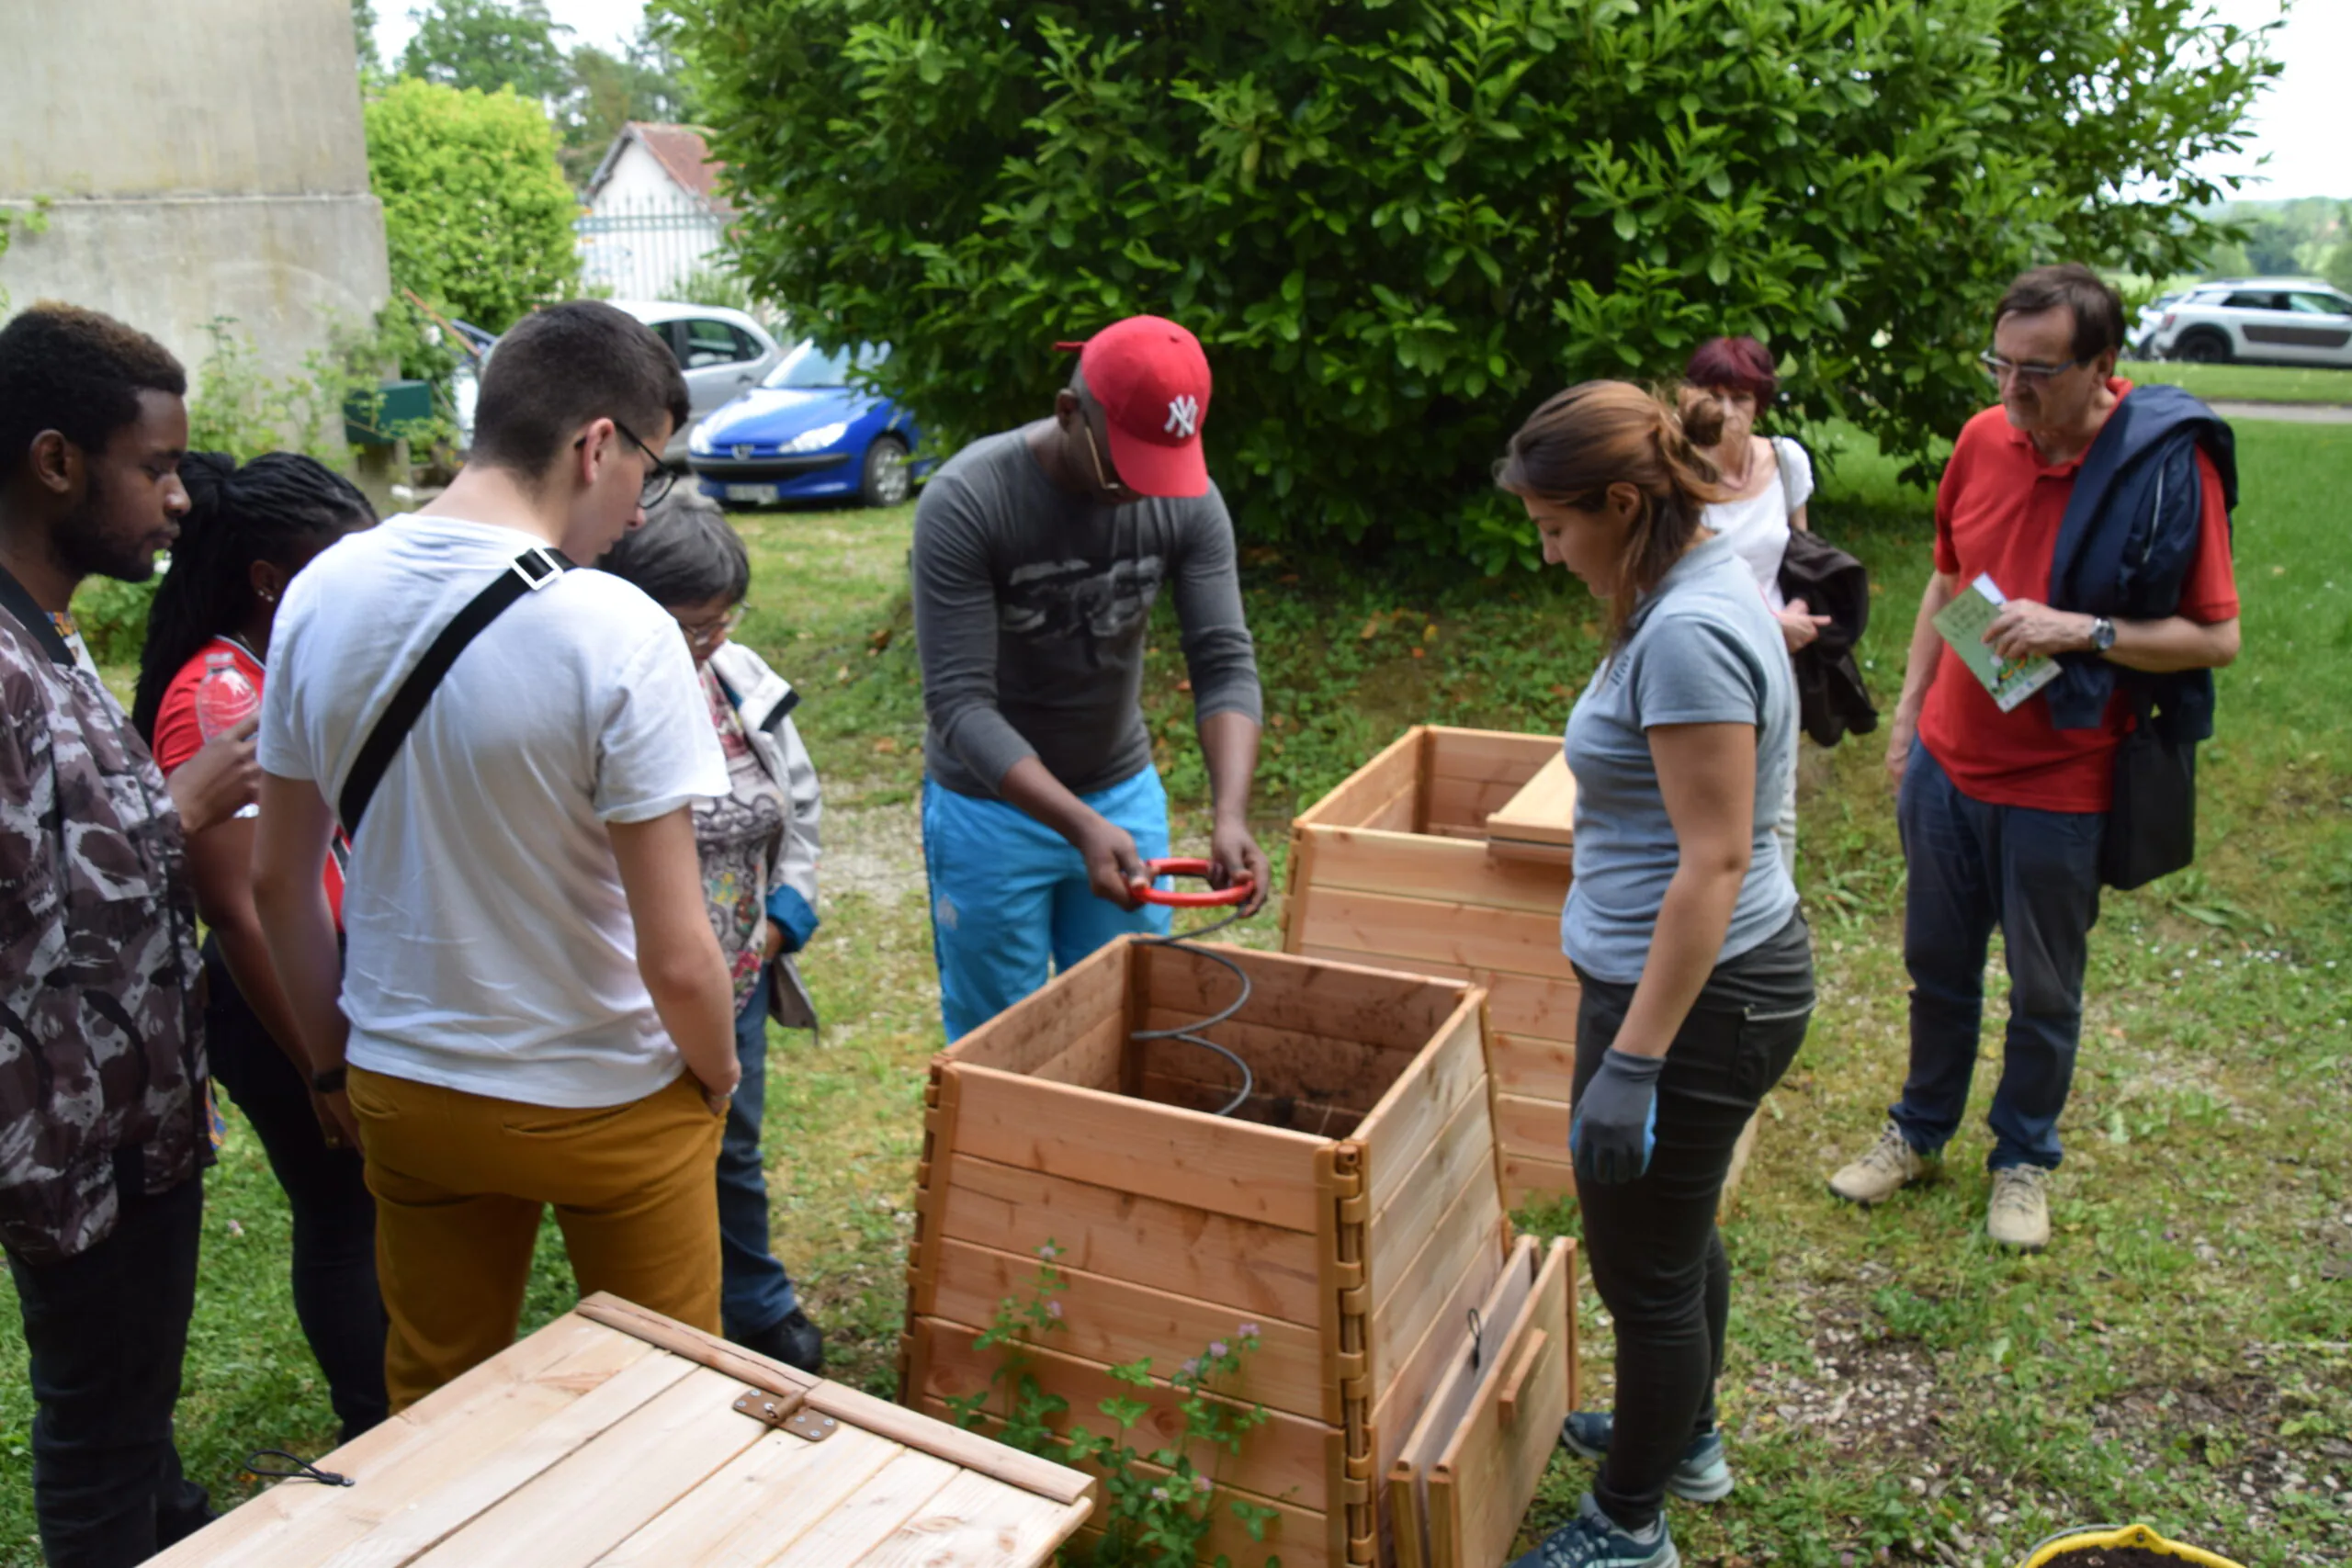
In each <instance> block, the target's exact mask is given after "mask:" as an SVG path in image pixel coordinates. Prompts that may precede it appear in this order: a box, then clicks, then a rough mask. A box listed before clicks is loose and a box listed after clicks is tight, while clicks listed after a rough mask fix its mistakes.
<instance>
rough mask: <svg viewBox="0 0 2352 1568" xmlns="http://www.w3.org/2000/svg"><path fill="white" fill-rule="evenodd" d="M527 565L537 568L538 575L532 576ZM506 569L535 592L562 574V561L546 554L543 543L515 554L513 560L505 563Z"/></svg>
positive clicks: (546, 549) (546, 548)
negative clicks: (517, 554)
mask: <svg viewBox="0 0 2352 1568" xmlns="http://www.w3.org/2000/svg"><path fill="white" fill-rule="evenodd" d="M529 566H536V567H537V568H538V571H539V575H538V576H537V577H534V576H532V575H531V573H530V571H529V570H526V568H527V567H529ZM507 570H509V571H511V572H513V573H514V574H515V576H517V577H519V578H521V579H522V580H523V586H524V587H526V588H527V589H529V590H530V591H531V592H534V593H537V592H538V591H539V590H540V589H542V588H545V587H546V586H547V585H548V583H550V582H553V581H555V580H556V579H557V578H559V577H561V576H562V575H563V563H562V562H561V561H560V560H558V559H556V558H555V557H554V556H552V555H550V554H548V547H546V546H545V545H533V546H532V547H530V548H529V549H527V550H525V551H524V552H523V553H522V554H521V555H519V556H516V557H515V558H514V560H512V561H511V562H509V563H508V564H507Z"/></svg>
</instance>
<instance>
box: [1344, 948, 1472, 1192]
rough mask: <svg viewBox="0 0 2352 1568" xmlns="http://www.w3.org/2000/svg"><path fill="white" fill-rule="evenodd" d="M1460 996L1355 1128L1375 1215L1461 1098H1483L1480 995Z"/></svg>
mask: <svg viewBox="0 0 2352 1568" xmlns="http://www.w3.org/2000/svg"><path fill="white" fill-rule="evenodd" d="M1462 998H1463V999H1462V1005H1461V1006H1460V1007H1459V1008H1457V1009H1455V1010H1454V1014H1453V1017H1452V1018H1450V1019H1448V1020H1447V1021H1446V1022H1445V1025H1444V1027H1443V1029H1442V1031H1441V1032H1439V1034H1438V1038H1437V1042H1436V1043H1435V1044H1433V1045H1431V1046H1430V1049H1428V1050H1426V1051H1424V1052H1422V1053H1421V1054H1420V1055H1419V1056H1417V1057H1415V1058H1414V1061H1413V1065H1412V1066H1411V1067H1410V1068H1409V1069H1408V1070H1407V1071H1406V1072H1405V1073H1404V1074H1402V1075H1401V1076H1399V1077H1398V1078H1397V1081H1396V1082H1395V1083H1394V1084H1392V1085H1390V1086H1389V1089H1388V1092H1387V1093H1386V1094H1385V1095H1383V1096H1382V1097H1381V1100H1380V1103H1379V1104H1378V1105H1376V1106H1374V1108H1373V1111H1372V1113H1371V1114H1370V1115H1368V1116H1366V1117H1365V1118H1364V1119H1363V1125H1362V1126H1360V1127H1358V1128H1357V1129H1356V1138H1357V1140H1358V1141H1359V1142H1361V1143H1362V1144H1363V1147H1364V1181H1365V1190H1366V1192H1367V1193H1368V1194H1369V1195H1370V1197H1371V1201H1372V1212H1373V1213H1375V1214H1377V1213H1380V1212H1381V1211H1382V1210H1383V1209H1385V1208H1386V1207H1387V1206H1388V1204H1389V1202H1390V1201H1391V1200H1392V1199H1394V1198H1395V1196H1396V1194H1397V1189H1398V1188H1400V1187H1401V1186H1403V1184H1404V1182H1405V1179H1406V1178H1407V1177H1408V1176H1409V1175H1411V1174H1412V1170H1413V1168H1414V1167H1415V1166H1416V1165H1418V1164H1419V1163H1420V1160H1421V1156H1422V1155H1423V1154H1425V1153H1426V1152H1427V1150H1428V1146H1429V1145H1430V1142H1431V1141H1433V1140H1434V1139H1435V1138H1436V1137H1437V1135H1438V1134H1439V1133H1440V1132H1442V1130H1443V1129H1444V1127H1445V1124H1446V1123H1447V1122H1450V1121H1452V1120H1453V1112H1454V1111H1455V1110H1457V1109H1458V1108H1459V1107H1460V1106H1461V1104H1462V1102H1463V1100H1465V1099H1468V1098H1469V1097H1471V1096H1473V1095H1476V1096H1477V1097H1478V1098H1480V1099H1481V1100H1483V1099H1484V1098H1485V1096H1486V1087H1487V1053H1486V1045H1485V1029H1484V1027H1483V1023H1482V1020H1483V1016H1484V1015H1483V1012H1482V1004H1483V1003H1484V1001H1485V997H1484V994H1483V993H1480V992H1477V991H1469V992H1464V993H1462Z"/></svg>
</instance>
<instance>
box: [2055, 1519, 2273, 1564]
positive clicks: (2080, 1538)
mask: <svg viewBox="0 0 2352 1568" xmlns="http://www.w3.org/2000/svg"><path fill="white" fill-rule="evenodd" d="M2132 1546H2136V1547H2138V1548H2139V1549H2140V1550H2141V1551H2153V1552H2154V1553H2156V1554H2157V1555H2158V1556H2160V1557H2177V1558H2179V1559H2180V1560H2181V1561H2182V1562H2193V1563H2195V1564H2197V1568H2240V1564H2238V1563H2235V1562H2231V1561H2230V1560H2229V1559H2228V1558H2226V1557H2220V1556H2216V1555H2215V1554H2214V1553H2212V1552H2210V1551H2204V1550H2203V1549H2201V1548H2199V1547H2194V1546H2183V1545H2181V1544H2180V1542H2178V1541H2177V1540H2165V1538H2164V1537H2162V1536H2160V1535H2158V1534H2157V1533H2156V1532H2155V1531H2154V1530H2152V1529H2149V1528H2148V1527H2147V1526H2145V1525H2086V1526H2084V1527H2082V1528H2081V1529H2070V1530H2061V1531H2060V1532H2059V1533H2058V1534H2056V1535H2053V1536H2052V1537H2050V1538H2049V1539H2048V1540H2044V1541H2043V1542H2042V1543H2041V1545H2040V1546H2037V1547H2035V1548H2034V1549H2033V1550H2032V1551H2030V1552H2028V1553H2027V1554H2026V1560H2025V1561H2024V1562H2021V1563H2019V1564H2018V1568H2042V1564H2044V1563H2046V1562H2051V1561H2052V1560H2053V1559H2054V1558H2056V1557H2057V1556H2059V1555H2060V1554H2061V1553H2062V1552H2068V1551H2096V1550H2098V1548H2101V1547H2105V1548H2108V1549H2109V1550H2114V1549H2117V1548H2121V1547H2132Z"/></svg>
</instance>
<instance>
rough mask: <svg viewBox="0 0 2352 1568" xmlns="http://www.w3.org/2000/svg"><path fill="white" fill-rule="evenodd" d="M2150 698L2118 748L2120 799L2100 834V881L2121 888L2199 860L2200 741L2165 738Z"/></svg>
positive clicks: (2144, 700)
mask: <svg viewBox="0 0 2352 1568" xmlns="http://www.w3.org/2000/svg"><path fill="white" fill-rule="evenodd" d="M2136 711H2137V713H2138V715H2139V722H2138V723H2137V724H2136V725H2134V726H2133V727H2132V729H2131V734H2129V735H2127V736H2125V737H2124V738H2123V744H2122V745H2121V746H2120V747H2118V748H2116V752H2115V799H2114V802H2113V803H2112V804H2111V805H2109V807H2108V808H2107V827H2106V829H2105V830H2104V831H2103V832H2102V834H2101V835H2100V838H2099V845H2098V879H2099V881H2101V882H2102V883H2104V884H2106V885H2107V886H2109V887H2112V888H2115V889H2117V890H2118V891H2120V892H2128V891H2130V890H2131V888H2134V887H2142V886H2146V885H2147V884H2149V883H2151V882H2154V880H2155V879H2156V878H2157V877H2159V876H2166V875H2169V874H2172V873H2173V872H2176V871H2178V870H2180V869H2181V868H2182V867H2183V866H2186V865H2187V864H2188V863H2189V862H2191V861H2193V860H2195V859H2196V858H2197V743H2196V742H2195V741H2193V740H2170V739H2165V735H2164V733H2163V727H2162V726H2160V725H2157V724H2154V723H2151V722H2150V721H2149V716H2148V715H2149V701H2148V698H2147V697H2146V696H2145V695H2144V694H2143V695H2142V696H2141V697H2140V698H2139V700H2138V703H2137V705H2136Z"/></svg>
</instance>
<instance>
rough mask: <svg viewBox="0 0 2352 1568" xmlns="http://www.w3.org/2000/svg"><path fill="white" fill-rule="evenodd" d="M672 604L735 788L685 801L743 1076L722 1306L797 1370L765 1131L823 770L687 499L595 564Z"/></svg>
mask: <svg viewBox="0 0 2352 1568" xmlns="http://www.w3.org/2000/svg"><path fill="white" fill-rule="evenodd" d="M596 564H597V566H598V567H600V568H601V569H603V570H605V571H608V572H611V573H612V574H613V575H614V576H616V577H619V578H622V579H624V580H626V581H629V582H633V583H635V584H636V585H637V586H638V587H639V588H641V589H643V590H644V591H645V592H646V594H647V596H648V597H649V598H650V599H651V600H652V601H653V602H654V603H655V604H659V605H661V606H662V608H663V609H664V610H667V611H668V612H669V613H670V615H671V616H672V617H673V619H675V620H676V621H677V623H678V629H679V631H680V632H681V633H683V634H684V637H685V639H686V646H687V648H688V649H691V650H692V651H693V653H694V658H695V671H696V673H697V674H698V675H699V676H700V677H701V680H702V690H703V696H704V700H705V701H706V702H707V704H708V705H709V709H710V721H711V725H712V727H713V728H715V729H717V730H718V740H719V746H720V748H721V750H724V751H725V752H726V754H727V775H728V783H729V791H728V793H727V794H726V795H722V796H720V797H718V799H715V800H707V801H705V802H703V803H702V804H701V805H699V806H697V807H695V844H696V847H697V848H698V849H699V851H700V852H701V856H702V873H703V888H704V896H705V902H706V904H707V907H708V908H709V911H710V921H711V924H712V926H713V927H715V928H716V929H717V931H718V945H719V948H720V951H721V952H722V953H725V954H726V956H727V960H728V964H729V969H730V971H731V972H732V974H733V976H734V979H735V1006H736V1015H735V1048H736V1053H737V1055H738V1056H739V1057H740V1058H741V1063H742V1067H743V1077H742V1079H741V1082H740V1083H738V1085H737V1086H736V1089H735V1095H734V1100H733V1102H732V1103H731V1104H730V1105H729V1109H728V1112H727V1133H726V1136H725V1138H724V1139H723V1140H722V1142H721V1143H720V1145H719V1155H718V1226H719V1241H720V1258H721V1262H722V1265H723V1273H722V1278H721V1287H720V1311H721V1315H722V1318H723V1320H724V1322H725V1325H726V1329H727V1336H728V1337H729V1338H730V1339H733V1340H734V1341H736V1343H738V1344H740V1345H742V1346H745V1347H747V1348H751V1349H753V1350H757V1351H759V1352H761V1353H762V1354H763V1355H767V1356H773V1357H775V1359H777V1360H780V1361H783V1362H786V1364H788V1365H791V1366H795V1367H798V1368H800V1369H802V1370H803V1371H811V1372H813V1371H819V1370H820V1368H821V1367H822V1364H823V1360H824V1339H823V1336H822V1335H821V1334H820V1332H819V1331H818V1328H817V1325H815V1324H813V1323H811V1322H809V1318H808V1315H807V1314H805V1313H803V1312H802V1311H801V1310H800V1305H799V1303H798V1301H797V1297H796V1295H795V1293H794V1291H793V1286H792V1280H791V1277H790V1276H789V1275H787V1274H786V1272H785V1268H784V1265H783V1264H782V1263H780V1262H778V1261H777V1260H776V1258H775V1254H774V1253H773V1252H772V1251H771V1250H770V1247H769V1239H768V1197H767V1181H766V1174H765V1171H764V1170H763V1168H762V1165H761V1162H760V1123H761V1120H762V1113H763V1110H764V1108H765V1100H766V1090H767V1024H768V1021H769V1020H770V1019H774V1020H775V1021H776V1022H778V1023H780V1024H782V1025H783V1026H785V1027H786V1028H787V1029H794V1028H799V1029H814V1028H815V1027H816V1026H817V1014H816V1009H815V1008H814V1006H813V1005H811V1003H810V1001H809V993H808V990H807V988H806V987H803V986H802V984H801V982H800V976H799V973H798V971H797V968H796V967H795V966H794V964H793V959H792V955H793V954H794V953H798V952H799V951H800V950H801V949H802V948H803V947H805V946H806V945H807V944H808V942H809V937H810V935H812V934H813V933H814V932H815V931H816V929H817V911H816V908H815V903H816V897H817V823H818V818H819V815H820V812H821V810H822V803H821V800H820V792H819V789H818V785H817V770H816V768H815V767H814V766H812V765H811V764H810V762H809V753H808V751H807V750H806V749H805V748H803V747H802V745H801V744H800V736H799V733H798V732H797V730H796V729H795V728H793V724H792V719H791V713H792V710H793V708H794V707H795V706H796V705H797V704H798V703H799V700H800V699H799V696H798V694H796V693H795V692H794V691H793V689H792V687H791V686H790V685H789V684H788V683H786V681H785V680H784V678H783V677H782V676H780V675H778V674H776V673H775V671H773V670H770V669H769V668H768V666H767V664H766V662H765V661H764V660H762V659H761V658H760V656H759V655H758V654H756V653H754V652H752V650H751V649H748V648H744V647H742V646H741V645H740V644H736V643H731V642H729V641H728V634H729V633H730V632H732V631H733V630H734V629H735V627H736V626H737V625H738V624H740V623H741V620H742V616H743V596H744V594H745V593H746V592H748V590H749V589H750V587H751V580H752V568H751V558H750V557H749V556H748V555H747V554H746V553H745V551H744V548H743V541H742V540H741V538H739V537H738V536H736V533H735V531H734V529H732V528H730V527H729V526H728V525H727V519H726V518H725V517H723V516H721V515H720V514H719V512H718V507H717V506H715V505H713V504H712V503H711V502H709V501H707V500H706V499H705V498H704V497H702V496H700V495H698V494H695V493H694V492H692V491H679V492H677V493H675V494H673V495H669V496H667V497H664V498H662V500H661V502H660V503H659V504H657V505H655V506H653V507H652V508H650V510H649V512H648V513H647V516H646V523H645V526H643V527H642V528H639V530H637V531H636V532H635V533H632V534H630V535H628V536H626V537H624V538H623V539H622V540H621V542H620V543H619V544H618V545H616V546H615V547H613V549H612V550H611V552H610V553H608V554H606V555H605V557H604V558H602V559H600V560H599V561H598V562H597V563H596Z"/></svg>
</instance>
